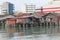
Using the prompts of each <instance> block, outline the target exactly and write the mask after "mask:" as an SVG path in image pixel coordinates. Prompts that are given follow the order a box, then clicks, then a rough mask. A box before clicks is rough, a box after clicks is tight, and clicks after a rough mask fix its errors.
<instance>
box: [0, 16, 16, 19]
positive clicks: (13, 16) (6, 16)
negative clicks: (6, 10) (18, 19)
mask: <svg viewBox="0 0 60 40" xmlns="http://www.w3.org/2000/svg"><path fill="white" fill-rule="evenodd" d="M7 18H15V17H14V16H12V15H9V16H5V17H1V18H0V20H4V19H7Z"/></svg>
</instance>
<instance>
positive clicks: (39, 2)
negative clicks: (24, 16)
mask: <svg viewBox="0 0 60 40" xmlns="http://www.w3.org/2000/svg"><path fill="white" fill-rule="evenodd" d="M7 1H8V2H11V3H13V4H14V5H15V10H19V11H22V12H23V9H24V8H25V4H34V5H36V8H40V6H43V5H47V4H48V3H49V2H51V1H52V0H0V5H1V4H2V3H3V2H7Z"/></svg>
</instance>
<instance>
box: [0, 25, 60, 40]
mask: <svg viewBox="0 0 60 40" xmlns="http://www.w3.org/2000/svg"><path fill="white" fill-rule="evenodd" d="M59 30H60V29H58V27H53V26H52V27H42V26H40V27H23V28H21V27H20V29H18V30H17V32H15V33H13V34H11V35H12V36H10V37H9V36H8V35H7V33H2V32H0V39H1V40H60V31H59Z"/></svg>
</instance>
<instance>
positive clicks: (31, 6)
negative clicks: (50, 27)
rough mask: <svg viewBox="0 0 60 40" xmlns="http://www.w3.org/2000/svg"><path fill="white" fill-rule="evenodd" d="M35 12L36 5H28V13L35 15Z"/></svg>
mask: <svg viewBox="0 0 60 40" xmlns="http://www.w3.org/2000/svg"><path fill="white" fill-rule="evenodd" d="M34 12H35V5H30V4H29V5H26V13H34Z"/></svg>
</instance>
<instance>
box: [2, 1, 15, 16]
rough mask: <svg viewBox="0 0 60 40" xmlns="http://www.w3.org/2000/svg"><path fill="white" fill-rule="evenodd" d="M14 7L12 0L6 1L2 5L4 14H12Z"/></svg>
mask: <svg viewBox="0 0 60 40" xmlns="http://www.w3.org/2000/svg"><path fill="white" fill-rule="evenodd" d="M13 9H14V5H13V4H12V3H10V2H4V3H3V4H2V5H1V12H2V14H9V15H12V14H13Z"/></svg>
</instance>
